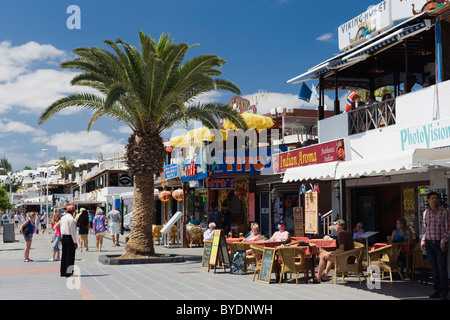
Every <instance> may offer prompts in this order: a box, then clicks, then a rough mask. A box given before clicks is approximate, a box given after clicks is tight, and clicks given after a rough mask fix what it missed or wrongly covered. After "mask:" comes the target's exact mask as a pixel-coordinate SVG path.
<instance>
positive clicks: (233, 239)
mask: <svg viewBox="0 0 450 320" xmlns="http://www.w3.org/2000/svg"><path fill="white" fill-rule="evenodd" d="M226 240H227V242H229V243H234V242H240V241H242V240H243V238H227V239H226Z"/></svg>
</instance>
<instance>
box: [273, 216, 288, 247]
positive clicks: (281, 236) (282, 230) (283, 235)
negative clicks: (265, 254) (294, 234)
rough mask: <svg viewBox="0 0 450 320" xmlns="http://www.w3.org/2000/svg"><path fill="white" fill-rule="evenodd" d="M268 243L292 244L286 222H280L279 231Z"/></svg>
mask: <svg viewBox="0 0 450 320" xmlns="http://www.w3.org/2000/svg"><path fill="white" fill-rule="evenodd" d="M267 241H281V242H283V244H286V243H289V242H291V235H290V234H289V231H286V222H285V221H284V220H280V221H279V222H278V231H277V232H275V233H274V234H273V235H272V237H271V238H270V239H269V240H267Z"/></svg>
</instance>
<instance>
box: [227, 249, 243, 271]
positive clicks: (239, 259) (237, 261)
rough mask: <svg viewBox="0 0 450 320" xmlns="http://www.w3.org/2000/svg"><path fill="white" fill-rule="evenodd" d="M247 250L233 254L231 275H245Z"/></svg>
mask: <svg viewBox="0 0 450 320" xmlns="http://www.w3.org/2000/svg"><path fill="white" fill-rule="evenodd" d="M245 256H246V252H245V250H237V251H235V252H234V253H233V261H232V262H231V268H230V273H231V274H243V273H244V266H245Z"/></svg>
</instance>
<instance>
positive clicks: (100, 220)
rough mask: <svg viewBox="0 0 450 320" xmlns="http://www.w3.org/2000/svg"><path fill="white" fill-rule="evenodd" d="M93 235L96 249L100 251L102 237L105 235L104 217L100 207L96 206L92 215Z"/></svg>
mask: <svg viewBox="0 0 450 320" xmlns="http://www.w3.org/2000/svg"><path fill="white" fill-rule="evenodd" d="M94 235H95V241H96V244H97V251H98V252H101V251H102V246H103V237H104V236H105V235H106V217H105V214H104V212H103V210H102V209H100V208H97V210H96V211H95V217H94Z"/></svg>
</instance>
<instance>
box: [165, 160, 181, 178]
mask: <svg viewBox="0 0 450 320" xmlns="http://www.w3.org/2000/svg"><path fill="white" fill-rule="evenodd" d="M178 177H179V172H178V164H171V165H168V166H165V167H164V179H165V180H169V179H174V178H178Z"/></svg>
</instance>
